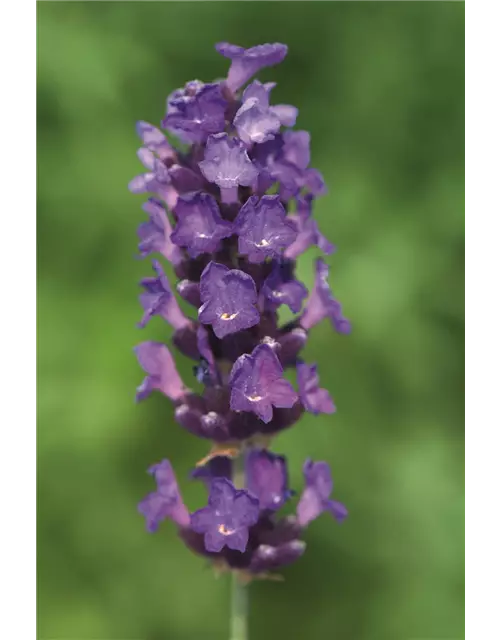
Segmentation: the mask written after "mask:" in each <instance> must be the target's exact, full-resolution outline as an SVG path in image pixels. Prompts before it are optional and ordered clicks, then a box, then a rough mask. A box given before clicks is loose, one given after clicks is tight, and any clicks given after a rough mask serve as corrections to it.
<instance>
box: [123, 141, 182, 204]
mask: <svg viewBox="0 0 500 640" xmlns="http://www.w3.org/2000/svg"><path fill="white" fill-rule="evenodd" d="M137 156H138V158H139V160H140V161H141V162H142V164H143V165H144V166H145V167H146V169H148V171H147V172H146V173H142V174H141V175H138V176H136V177H135V178H132V180H131V181H130V182H129V185H128V188H129V190H130V191H131V192H132V193H154V194H156V195H158V196H159V197H160V198H161V199H162V200H164V201H165V202H166V203H167V205H168V206H169V207H170V208H172V207H174V206H175V203H176V202H177V196H178V194H177V191H176V190H175V189H174V187H173V186H172V185H171V184H170V176H169V175H168V169H167V167H166V166H165V165H164V164H163V162H161V160H159V159H158V158H157V157H156V156H155V155H154V153H153V152H152V151H150V150H149V149H146V148H145V147H141V148H140V149H139V150H138V152H137Z"/></svg>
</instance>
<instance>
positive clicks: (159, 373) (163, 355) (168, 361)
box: [134, 342, 187, 401]
mask: <svg viewBox="0 0 500 640" xmlns="http://www.w3.org/2000/svg"><path fill="white" fill-rule="evenodd" d="M134 351H135V354H136V356H137V360H138V361H139V364H140V365H141V367H142V368H143V369H144V371H145V372H146V373H147V374H148V375H147V376H146V377H145V378H144V380H143V382H142V384H141V385H140V386H139V387H138V388H137V396H136V399H137V400H138V401H139V400H144V399H145V398H147V397H148V396H149V394H150V393H151V392H152V391H153V390H154V389H158V391H161V392H162V393H163V394H164V395H166V396H167V397H168V398H170V399H171V400H174V401H177V400H180V399H181V398H182V397H183V396H184V395H185V393H186V392H187V389H186V387H185V386H184V383H183V382H182V380H181V378H180V376H179V374H178V373H177V369H176V367H175V362H174V359H173V358H172V355H171V353H170V351H169V350H168V349H167V347H166V346H165V345H164V344H162V343H161V342H141V344H139V345H137V347H135V349H134Z"/></svg>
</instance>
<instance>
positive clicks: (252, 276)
mask: <svg viewBox="0 0 500 640" xmlns="http://www.w3.org/2000/svg"><path fill="white" fill-rule="evenodd" d="M216 49H217V51H218V52H219V53H221V54H222V55H223V56H225V57H227V58H229V59H230V60H231V65H230V68H229V72H228V75H227V79H226V80H222V81H218V82H213V83H208V84H205V83H203V82H201V81H199V80H194V81H192V82H188V83H187V84H186V85H185V86H184V87H182V88H180V89H177V90H176V91H174V92H173V93H172V94H171V95H170V96H169V97H168V99H167V109H166V115H165V118H164V120H163V121H162V125H163V126H164V127H166V128H167V129H168V131H169V132H170V133H173V134H175V135H176V136H177V137H178V138H179V139H180V140H181V141H182V142H184V143H186V145H182V150H178V149H176V148H174V147H173V146H171V144H170V143H169V142H168V140H167V138H166V137H165V135H164V133H163V132H162V131H161V130H160V129H158V128H156V127H155V126H153V125H151V124H149V123H147V122H139V123H138V124H137V133H138V134H139V136H140V138H141V140H142V147H141V149H139V151H138V157H139V159H140V160H141V162H142V164H143V165H144V166H145V170H144V173H143V174H142V175H140V176H137V177H136V178H134V179H133V180H132V181H131V183H130V185H129V188H130V190H131V191H133V192H134V193H147V194H154V195H155V197H154V198H153V197H150V198H149V200H148V202H147V203H146V204H145V205H144V210H145V211H146V213H147V214H148V216H149V219H148V221H147V222H143V223H142V224H141V225H140V226H139V229H138V235H139V253H140V256H141V257H145V256H149V255H151V254H155V253H159V254H160V255H162V256H163V257H164V258H166V259H167V260H168V261H169V262H170V263H171V264H172V266H173V271H174V273H175V276H176V278H178V279H179V280H178V282H177V283H176V288H177V292H178V293H179V295H180V296H181V298H182V299H183V300H184V301H186V302H188V303H189V304H190V305H192V307H194V308H196V309H197V313H198V320H196V321H195V320H191V319H190V318H188V317H186V315H184V313H183V312H182V310H181V308H180V306H179V303H178V301H177V299H176V295H174V294H175V288H174V287H171V286H170V284H169V281H168V279H167V277H166V275H165V273H164V270H163V268H162V265H161V264H160V263H159V262H158V261H156V260H155V261H153V269H154V271H155V274H154V277H150V278H145V279H143V280H142V281H141V287H142V290H141V295H140V298H139V299H140V302H141V305H142V308H143V310H144V313H143V317H142V319H141V321H140V323H139V326H140V327H144V326H145V325H146V324H147V323H148V322H149V320H150V318H151V317H153V316H161V317H162V318H163V319H165V320H166V321H168V322H169V323H170V324H171V325H172V326H173V327H174V329H175V330H174V332H173V335H172V337H171V342H173V344H174V345H175V347H176V349H177V350H178V351H179V352H180V353H181V354H182V355H184V356H186V357H187V358H189V359H191V360H192V361H193V366H192V370H193V374H194V376H195V378H196V380H197V381H198V382H197V383H194V384H195V385H196V386H197V387H199V386H201V387H202V390H200V391H199V392H196V391H192V390H191V389H189V388H187V387H186V386H185V385H184V383H183V381H182V379H181V377H180V376H179V373H178V371H177V369H176V366H175V363H174V360H173V357H172V355H171V353H170V351H169V349H168V348H167V347H166V346H165V345H164V344H162V343H159V342H151V341H150V342H143V343H141V344H139V345H138V346H137V347H136V349H135V352H136V355H137V358H138V361H139V364H140V366H141V367H142V368H143V369H144V371H145V373H146V375H145V378H144V380H143V382H142V384H141V385H140V386H139V387H138V389H137V395H136V398H137V400H142V399H144V398H146V397H147V396H148V395H149V394H150V393H151V392H152V391H154V390H158V391H161V392H162V393H163V394H164V395H165V396H167V397H168V398H170V399H171V400H172V402H173V404H174V411H175V420H176V422H177V423H178V424H179V425H180V426H181V427H183V428H184V429H186V430H187V431H189V432H190V433H191V434H193V435H195V436H196V437H198V438H203V439H205V441H207V442H208V443H209V445H210V449H209V452H208V455H206V457H204V458H203V459H202V460H200V462H199V463H198V465H204V466H203V467H201V468H197V469H195V470H194V471H193V472H192V474H191V476H192V477H193V478H197V479H200V480H202V482H203V483H204V485H205V487H206V489H207V490H208V494H209V495H208V504H207V506H205V507H204V508H202V509H199V510H198V511H196V512H194V513H192V514H190V513H189V511H188V509H187V508H186V506H185V505H184V503H183V501H182V498H181V495H180V492H179V488H178V485H177V481H176V478H175V476H174V473H173V471H172V467H171V465H170V462H169V461H168V460H163V461H162V462H160V463H159V464H156V465H154V466H152V467H151V469H150V470H149V473H151V474H152V475H153V476H154V478H155V480H156V484H157V488H156V490H155V491H154V492H153V493H150V494H149V495H148V496H146V498H145V499H144V500H142V502H141V503H140V504H139V511H140V513H142V514H143V515H144V517H145V519H146V526H147V529H148V530H149V531H155V530H156V529H157V528H158V526H159V524H160V522H161V521H162V520H164V519H165V518H170V519H171V520H173V521H174V522H175V523H176V524H177V526H178V533H179V536H180V537H181V539H182V540H183V542H184V543H185V544H186V546H187V547H188V548H189V549H190V550H192V551H194V552H195V553H197V554H199V555H201V556H203V557H204V558H206V559H208V560H210V561H211V562H213V563H214V565H216V566H218V567H222V568H224V569H230V570H233V571H237V572H239V573H241V575H243V576H246V577H248V578H250V579H252V578H259V577H266V574H267V573H268V572H269V571H272V570H274V569H279V568H280V567H283V566H285V565H287V564H290V563H291V562H293V561H295V560H297V559H298V558H299V557H300V556H301V555H302V554H303V553H304V550H305V543H304V542H303V541H302V540H301V537H302V534H303V531H304V528H305V527H307V526H308V525H309V523H310V522H311V521H312V520H313V519H315V518H316V517H317V516H319V515H320V514H321V513H322V512H323V511H328V512H330V513H331V514H332V515H333V516H334V517H335V518H337V519H338V520H342V519H343V518H345V517H346V515H347V511H346V509H345V507H344V506H343V505H342V504H341V503H340V502H337V501H335V500H332V499H331V498H330V494H331V492H332V488H333V483H332V479H331V476H330V470H329V468H328V465H327V464H326V463H325V462H317V463H314V462H312V461H311V460H308V461H307V462H306V463H305V465H304V477H305V483H304V484H305V486H304V489H303V492H302V495H301V496H300V499H299V502H298V505H297V512H296V514H294V515H292V516H287V517H279V515H278V511H279V509H281V508H282V507H284V506H286V502H287V501H288V499H289V498H290V497H291V496H292V495H294V492H293V491H291V490H290V489H289V486H288V469H287V463H286V459H285V458H284V457H282V456H278V455H276V454H274V453H271V452H269V451H268V450H267V449H266V447H267V445H268V441H269V440H270V439H271V438H274V437H275V436H276V435H278V434H279V433H280V432H281V431H283V430H284V429H287V428H288V427H290V426H292V425H294V424H296V423H297V422H298V420H300V418H301V416H302V414H303V413H304V412H305V411H310V412H312V413H313V414H318V413H326V414H329V413H333V412H334V411H335V406H334V403H333V400H332V398H331V397H330V395H329V393H328V391H327V390H326V389H322V388H320V384H319V377H318V373H317V367H316V365H308V364H306V363H304V362H303V361H302V360H301V359H299V356H300V353H301V350H302V349H303V348H304V346H305V344H306V340H307V337H308V331H309V329H311V328H312V327H313V326H314V325H316V324H317V323H318V322H320V321H321V320H322V319H324V318H326V317H328V318H330V320H331V322H332V324H333V325H334V327H335V328H336V330H337V331H339V332H341V333H347V332H349V331H350V324H349V322H348V321H347V320H346V319H345V318H344V317H343V315H342V308H341V306H340V304H339V303H338V302H337V300H335V298H334V297H333V294H332V292H331V291H330V289H329V286H328V266H327V265H326V263H325V262H324V261H323V260H321V259H319V260H318V261H317V262H316V277H315V283H314V288H313V290H312V292H311V295H310V296H309V299H308V301H307V304H306V305H305V309H304V310H302V307H303V305H304V302H305V300H306V298H307V295H308V292H307V289H306V287H305V286H304V284H302V283H301V282H299V281H298V280H297V279H296V277H295V273H296V263H295V260H296V259H297V258H298V257H299V256H300V255H301V254H302V253H304V252H305V251H306V250H307V249H308V248H309V247H311V246H315V245H316V246H317V247H318V248H319V249H320V250H321V251H322V252H323V253H325V254H330V253H332V252H333V251H334V247H333V245H332V244H331V243H330V242H329V241H328V240H327V239H326V238H325V237H324V236H323V235H322V234H321V233H320V231H319V229H318V225H317V223H316V221H315V220H314V219H313V215H312V213H313V212H312V207H313V202H314V199H315V197H316V196H318V195H319V194H321V193H324V192H325V184H324V181H323V178H322V176H321V174H320V172H319V171H317V170H316V169H313V168H311V167H310V166H309V163H310V135H309V133H308V132H306V131H293V130H290V129H285V130H284V131H283V132H282V131H281V127H285V128H289V127H293V126H294V125H295V122H296V119H297V114H298V110H297V109H296V107H294V106H292V105H287V104H278V105H271V104H270V95H271V92H272V90H273V89H274V87H275V86H276V84H275V83H273V82H268V83H262V82H259V81H258V80H253V81H252V76H253V75H254V74H256V73H257V72H258V71H259V70H260V69H263V68H264V67H267V66H272V65H275V64H277V63H279V62H281V61H282V60H283V59H284V57H285V56H286V53H287V47H286V46H285V45H282V44H277V43H276V44H264V45H259V46H256V47H251V48H250V49H244V48H242V47H238V46H236V45H232V44H228V43H224V42H223V43H219V44H218V45H216ZM249 82H250V83H249ZM248 83H249V84H248ZM185 147H187V148H185ZM269 193H273V194H277V195H269ZM292 199H294V200H295V203H296V211H295V210H294V208H293V207H294V204H295V203H294V202H292ZM155 257H156V256H155ZM282 304H284V305H286V306H288V308H289V309H290V310H291V312H292V313H294V314H299V315H298V316H297V317H296V318H294V319H293V320H291V321H289V322H286V321H285V324H283V323H282V321H281V314H280V313H279V310H280V307H281V305H282ZM209 325H210V326H209ZM291 367H294V368H296V373H297V383H298V391H299V393H297V392H296V391H295V390H294V388H293V386H292V384H291V383H290V382H289V381H288V380H287V379H286V378H285V374H284V369H287V368H291ZM198 383H199V384H198ZM238 455H240V456H242V457H243V460H242V463H243V464H244V471H245V483H244V486H245V488H244V489H243V488H241V489H239V488H236V487H235V486H234V484H233V478H234V477H235V464H236V463H235V462H234V460H233V458H235V457H236V456H238ZM236 484H237V485H238V486H239V483H236ZM242 484H243V483H242Z"/></svg>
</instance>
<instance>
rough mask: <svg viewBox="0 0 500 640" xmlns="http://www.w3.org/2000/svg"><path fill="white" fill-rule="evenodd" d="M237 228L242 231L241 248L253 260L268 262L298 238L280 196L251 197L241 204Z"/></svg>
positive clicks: (240, 234) (239, 243)
mask: <svg viewBox="0 0 500 640" xmlns="http://www.w3.org/2000/svg"><path fill="white" fill-rule="evenodd" d="M234 228H235V230H236V233H237V234H238V236H239V237H238V251H239V252H240V253H241V254H242V255H246V256H248V260H249V261H250V262H264V260H265V259H266V258H269V257H276V256H279V255H280V254H281V252H282V251H283V250H284V249H286V248H287V247H288V246H289V245H291V244H292V243H293V242H294V240H295V238H296V237H297V231H296V229H295V227H294V225H293V223H292V222H290V221H289V220H287V219H286V211H285V209H284V207H283V205H282V204H281V202H280V199H279V196H263V197H262V198H260V200H259V198H258V196H251V197H250V198H248V200H247V201H246V202H245V204H244V205H243V206H242V207H241V209H240V211H239V213H238V216H237V217H236V220H235V221H234Z"/></svg>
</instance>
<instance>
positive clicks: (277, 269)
mask: <svg viewBox="0 0 500 640" xmlns="http://www.w3.org/2000/svg"><path fill="white" fill-rule="evenodd" d="M288 275H289V274H287V269H286V267H284V266H283V265H282V264H281V263H279V262H276V263H275V265H274V267H273V270H272V271H271V273H270V275H269V276H268V277H267V278H266V280H265V281H264V284H263V285H262V288H261V294H262V295H263V297H264V299H265V301H266V303H267V306H269V307H270V308H271V309H273V310H274V309H277V308H278V307H279V306H280V305H281V304H286V305H287V306H288V307H289V308H290V311H292V312H293V313H298V312H299V311H300V310H301V308H302V302H303V301H304V299H305V298H307V294H308V291H307V288H306V286H305V285H303V284H302V282H299V281H298V280H294V279H293V278H289V277H288Z"/></svg>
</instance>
